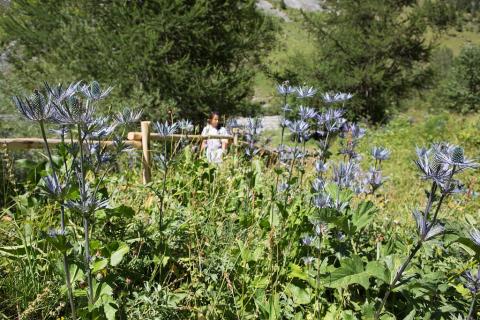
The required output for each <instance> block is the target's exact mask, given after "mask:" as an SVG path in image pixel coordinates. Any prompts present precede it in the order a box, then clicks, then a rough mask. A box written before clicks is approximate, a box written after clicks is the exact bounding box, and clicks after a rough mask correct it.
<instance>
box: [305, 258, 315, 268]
mask: <svg viewBox="0 0 480 320" xmlns="http://www.w3.org/2000/svg"><path fill="white" fill-rule="evenodd" d="M302 260H303V263H305V265H306V266H309V265H311V264H312V263H314V262H315V258H314V257H311V256H308V257H302Z"/></svg>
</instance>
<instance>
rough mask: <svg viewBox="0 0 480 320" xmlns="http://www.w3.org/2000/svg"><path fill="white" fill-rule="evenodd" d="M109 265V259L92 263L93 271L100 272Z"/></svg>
mask: <svg viewBox="0 0 480 320" xmlns="http://www.w3.org/2000/svg"><path fill="white" fill-rule="evenodd" d="M107 265H108V259H101V260H97V261H95V262H94V263H92V272H98V271H100V270H102V269H105V268H106V267H107Z"/></svg>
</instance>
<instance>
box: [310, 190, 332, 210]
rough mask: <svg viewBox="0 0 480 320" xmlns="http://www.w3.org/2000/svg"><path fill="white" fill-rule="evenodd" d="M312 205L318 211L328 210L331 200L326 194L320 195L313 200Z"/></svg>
mask: <svg viewBox="0 0 480 320" xmlns="http://www.w3.org/2000/svg"><path fill="white" fill-rule="evenodd" d="M313 205H314V206H315V207H316V208H318V209H323V208H330V207H331V206H332V199H330V196H329V195H328V194H324V193H320V194H318V195H316V196H315V197H314V198H313Z"/></svg>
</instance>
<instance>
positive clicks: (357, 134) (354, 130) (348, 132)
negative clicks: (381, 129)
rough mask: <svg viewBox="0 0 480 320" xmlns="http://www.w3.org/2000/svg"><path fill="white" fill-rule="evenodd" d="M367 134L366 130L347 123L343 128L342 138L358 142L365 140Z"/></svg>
mask: <svg viewBox="0 0 480 320" xmlns="http://www.w3.org/2000/svg"><path fill="white" fill-rule="evenodd" d="M366 132H367V130H366V129H364V128H362V127H360V126H359V125H358V124H356V123H353V122H345V123H344V125H343V126H342V128H341V132H340V137H342V138H351V139H355V140H358V139H361V138H363V137H364V136H365V133H366Z"/></svg>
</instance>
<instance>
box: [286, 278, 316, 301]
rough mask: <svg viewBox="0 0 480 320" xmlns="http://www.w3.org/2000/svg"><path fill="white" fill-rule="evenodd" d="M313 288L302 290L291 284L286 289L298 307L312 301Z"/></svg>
mask: <svg viewBox="0 0 480 320" xmlns="http://www.w3.org/2000/svg"><path fill="white" fill-rule="evenodd" d="M311 291H312V289H311V288H300V287H297V286H296V285H294V284H293V283H289V284H288V285H287V288H286V292H287V294H288V295H289V296H290V297H291V298H292V299H293V302H295V304H297V305H301V304H308V303H310V301H311V300H312V296H311V293H312V292H311Z"/></svg>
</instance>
